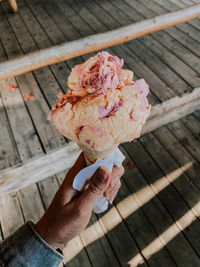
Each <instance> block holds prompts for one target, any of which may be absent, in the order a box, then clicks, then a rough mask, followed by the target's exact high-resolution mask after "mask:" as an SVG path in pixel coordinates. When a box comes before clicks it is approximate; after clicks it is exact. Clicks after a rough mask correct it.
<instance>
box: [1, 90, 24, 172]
mask: <svg viewBox="0 0 200 267" xmlns="http://www.w3.org/2000/svg"><path fill="white" fill-rule="evenodd" d="M0 121H1V131H0V170H2V169H4V168H6V167H8V166H12V165H15V164H17V163H19V161H20V160H19V155H18V151H17V149H16V143H15V140H14V137H13V133H12V130H11V128H10V124H9V120H8V117H7V114H6V111H5V108H4V106H3V101H2V96H1V94H0Z"/></svg>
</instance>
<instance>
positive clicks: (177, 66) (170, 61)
mask: <svg viewBox="0 0 200 267" xmlns="http://www.w3.org/2000/svg"><path fill="white" fill-rule="evenodd" d="M127 2H129V1H127ZM130 4H131V5H133V6H134V8H135V9H138V10H139V11H140V12H141V13H142V15H143V16H144V18H150V17H152V16H155V15H156V13H155V12H153V11H151V10H149V9H147V8H143V7H144V5H143V4H140V3H139V1H137V4H133V3H132V2H131V3H130ZM147 11H149V12H147ZM131 21H133V20H132V19H131ZM121 25H123V24H121ZM163 34H164V33H163ZM140 40H142V41H143V42H144V44H145V45H146V46H148V47H149V48H150V49H151V50H152V51H153V52H154V53H155V54H156V55H158V56H159V57H160V58H162V60H163V61H164V62H165V63H166V65H168V66H169V67H171V68H172V69H173V70H175V71H176V73H178V74H179V75H181V77H182V79H184V80H186V81H187V82H188V83H189V84H191V85H192V86H193V87H196V86H198V85H199V80H198V77H197V73H196V72H194V71H193V70H191V68H189V67H188V66H187V65H186V64H184V63H183V62H182V61H181V60H179V59H178V58H177V57H176V56H174V53H175V51H173V53H170V52H169V50H168V49H166V48H165V47H163V45H161V44H160V43H159V42H157V41H155V40H154V38H152V37H151V36H150V35H149V36H145V37H141V38H140ZM157 40H160V39H157Z"/></svg>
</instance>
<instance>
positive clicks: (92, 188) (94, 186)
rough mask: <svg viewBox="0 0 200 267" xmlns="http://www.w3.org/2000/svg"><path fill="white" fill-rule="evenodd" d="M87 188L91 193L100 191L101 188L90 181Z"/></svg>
mask: <svg viewBox="0 0 200 267" xmlns="http://www.w3.org/2000/svg"><path fill="white" fill-rule="evenodd" d="M89 189H90V191H91V192H92V193H93V194H100V193H101V188H100V187H99V186H98V185H97V184H94V183H91V184H90V186H89Z"/></svg>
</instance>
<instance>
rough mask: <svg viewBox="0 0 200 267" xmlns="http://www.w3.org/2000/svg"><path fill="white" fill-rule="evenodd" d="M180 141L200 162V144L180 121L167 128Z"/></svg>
mask: <svg viewBox="0 0 200 267" xmlns="http://www.w3.org/2000/svg"><path fill="white" fill-rule="evenodd" d="M167 127H168V128H169V129H170V131H171V132H173V134H174V135H175V136H176V137H177V138H178V139H179V141H180V143H181V144H182V145H183V146H184V147H185V149H187V151H188V152H189V153H190V154H191V155H192V156H193V157H194V158H195V160H196V161H197V162H200V160H199V159H200V145H199V144H200V142H199V140H198V139H197V138H196V137H195V136H194V135H193V134H192V133H191V132H190V131H189V130H188V129H187V128H186V127H184V125H183V124H182V123H181V122H180V121H175V122H173V123H171V124H169V125H168V126H167Z"/></svg>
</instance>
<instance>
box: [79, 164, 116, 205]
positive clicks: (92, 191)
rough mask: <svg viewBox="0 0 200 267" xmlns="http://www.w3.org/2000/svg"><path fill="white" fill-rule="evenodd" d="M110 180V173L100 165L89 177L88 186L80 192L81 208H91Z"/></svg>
mask: <svg viewBox="0 0 200 267" xmlns="http://www.w3.org/2000/svg"><path fill="white" fill-rule="evenodd" d="M110 182H111V173H110V172H109V170H108V169H107V168H106V167H100V168H98V170H97V171H96V172H95V174H94V175H93V177H92V179H91V183H90V185H89V186H88V188H87V189H86V190H85V191H84V192H83V193H82V194H81V196H80V203H82V205H83V206H82V208H86V209H88V208H89V209H93V207H94V205H95V204H96V202H97V200H98V199H99V197H100V196H101V195H102V194H103V193H104V192H105V191H106V189H107V188H108V186H109V184H110Z"/></svg>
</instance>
